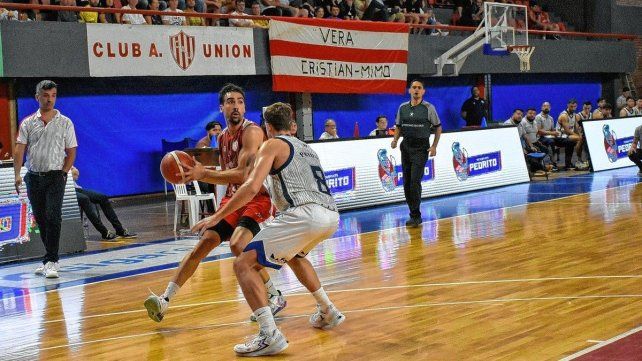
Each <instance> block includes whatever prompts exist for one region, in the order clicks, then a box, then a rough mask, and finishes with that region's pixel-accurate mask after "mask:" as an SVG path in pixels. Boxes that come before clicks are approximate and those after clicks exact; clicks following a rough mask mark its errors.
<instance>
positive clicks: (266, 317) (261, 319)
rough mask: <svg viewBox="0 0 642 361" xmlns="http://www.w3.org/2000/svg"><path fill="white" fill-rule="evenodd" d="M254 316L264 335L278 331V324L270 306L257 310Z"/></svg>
mask: <svg viewBox="0 0 642 361" xmlns="http://www.w3.org/2000/svg"><path fill="white" fill-rule="evenodd" d="M254 316H255V317H256V322H258V323H259V327H260V328H261V331H263V332H264V333H272V331H274V330H276V323H275V322H274V317H273V316H272V310H270V306H265V307H261V308H257V309H256V311H254Z"/></svg>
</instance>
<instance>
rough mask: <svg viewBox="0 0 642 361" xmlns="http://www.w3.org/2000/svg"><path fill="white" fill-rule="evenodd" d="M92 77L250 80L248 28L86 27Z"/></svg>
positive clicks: (251, 47)
mask: <svg viewBox="0 0 642 361" xmlns="http://www.w3.org/2000/svg"><path fill="white" fill-rule="evenodd" d="M87 53H88V56H89V73H90V75H91V76H97V77H103V76H105V77H106V76H149V75H152V76H182V75H255V74H256V66H255V57H256V55H255V53H254V38H253V32H252V29H251V28H235V27H227V28H225V27H223V28H221V27H205V26H169V25H167V26H166V25H155V26H144V25H129V26H127V25H118V26H114V25H113V24H87Z"/></svg>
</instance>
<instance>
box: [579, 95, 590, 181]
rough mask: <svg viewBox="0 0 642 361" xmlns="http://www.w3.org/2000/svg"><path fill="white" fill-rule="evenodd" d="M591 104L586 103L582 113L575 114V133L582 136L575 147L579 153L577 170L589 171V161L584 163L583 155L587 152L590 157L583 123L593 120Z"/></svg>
mask: <svg viewBox="0 0 642 361" xmlns="http://www.w3.org/2000/svg"><path fill="white" fill-rule="evenodd" d="M591 107H592V105H591V102H590V101H585V102H584V104H582V111H581V112H579V113H577V114H575V131H576V133H577V134H579V136H580V140H579V142H578V143H577V145H576V146H575V149H576V151H577V163H575V167H576V168H577V169H582V170H583V169H588V167H589V163H588V160H586V161H582V154H583V153H584V152H585V151H586V155H587V157H588V148H587V146H586V139H585V138H586V137H585V136H584V124H583V123H582V122H583V121H585V120H589V119H593V113H592V112H591Z"/></svg>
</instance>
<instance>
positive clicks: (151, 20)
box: [145, 0, 163, 25]
mask: <svg viewBox="0 0 642 361" xmlns="http://www.w3.org/2000/svg"><path fill="white" fill-rule="evenodd" d="M149 10H154V11H160V1H159V0H149ZM145 21H147V23H148V24H151V25H163V17H162V16H160V15H145Z"/></svg>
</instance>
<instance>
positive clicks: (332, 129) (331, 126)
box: [319, 119, 339, 140]
mask: <svg viewBox="0 0 642 361" xmlns="http://www.w3.org/2000/svg"><path fill="white" fill-rule="evenodd" d="M327 139H339V134H337V123H336V122H335V121H334V120H333V119H327V120H326V121H325V132H323V134H321V136H320V137H319V140H327Z"/></svg>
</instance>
